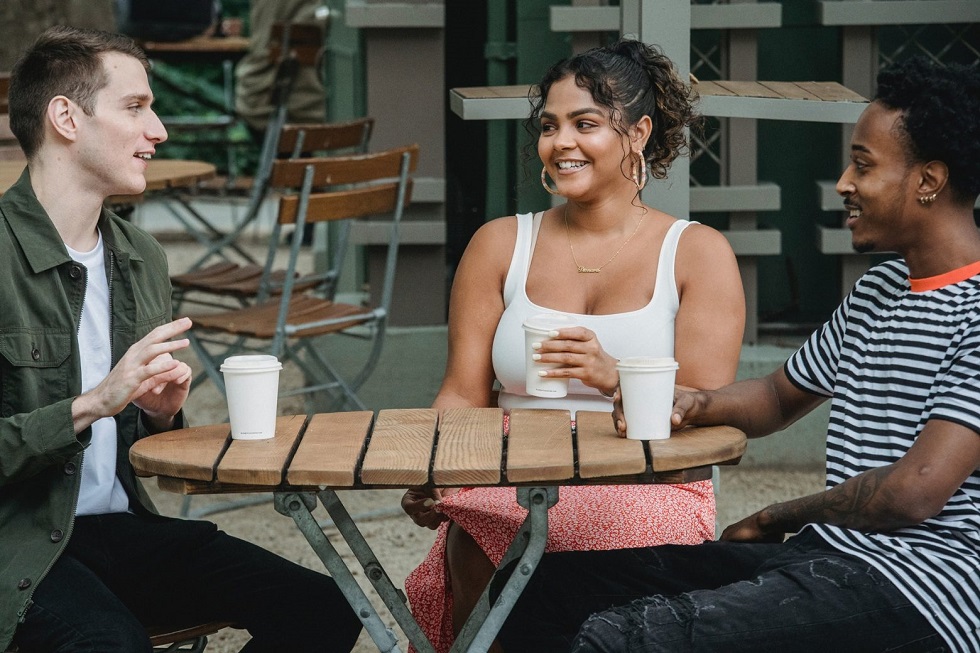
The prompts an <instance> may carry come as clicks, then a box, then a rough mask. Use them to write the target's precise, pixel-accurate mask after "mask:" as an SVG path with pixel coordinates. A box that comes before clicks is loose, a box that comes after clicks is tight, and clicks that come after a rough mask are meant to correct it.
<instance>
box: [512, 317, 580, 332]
mask: <svg viewBox="0 0 980 653" xmlns="http://www.w3.org/2000/svg"><path fill="white" fill-rule="evenodd" d="M523 326H524V328H525V329H530V330H536V331H551V330H552V329H562V328H564V327H567V326H572V318H570V317H568V316H567V315H565V314H564V313H539V314H537V315H531V316H529V317H527V318H526V319H525V320H524V325H523Z"/></svg>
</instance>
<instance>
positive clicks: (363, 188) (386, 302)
mask: <svg viewBox="0 0 980 653" xmlns="http://www.w3.org/2000/svg"><path fill="white" fill-rule="evenodd" d="M418 155H419V146H418V145H409V146H406V147H398V148H393V149H390V150H385V151H382V152H373V153H369V154H355V155H349V156H334V157H322V158H313V159H287V160H282V161H276V163H275V164H274V166H273V169H272V175H271V184H272V185H273V186H275V187H278V188H280V189H283V190H285V191H286V192H285V193H284V194H283V196H282V197H281V198H280V200H279V216H278V220H277V221H276V227H275V232H274V237H275V238H278V234H279V230H280V229H281V227H282V226H283V225H290V224H295V225H296V229H297V233H298V232H300V231H301V230H302V229H303V227H304V226H305V224H306V223H307V222H322V221H328V220H348V219H356V218H363V217H366V216H375V215H380V214H389V215H390V222H389V229H390V231H389V238H388V243H387V245H388V253H387V258H386V261H385V272H384V278H383V280H382V288H381V302H380V306H379V307H378V308H379V310H380V311H383V314H384V315H387V313H388V312H389V311H390V307H391V296H392V292H393V289H394V277H395V268H396V265H397V257H398V245H399V226H400V224H401V219H402V215H403V213H404V209H405V206H406V205H407V204H408V203H409V202H410V200H411V197H410V194H411V178H410V175H411V174H412V173H413V172H414V171H415V169H416V167H417V166H418ZM338 186H339V188H337V187H338ZM325 187H326V188H328V190H322V189H323V188H325ZM314 189H316V190H314ZM299 241H300V239H299V238H293V243H292V246H291V247H290V253H289V264H288V269H287V274H286V281H285V283H284V285H283V291H282V296H281V301H282V302H283V305H284V306H285V305H286V304H287V303H288V302H289V297H290V295H291V293H292V276H293V273H294V272H295V270H296V261H297V259H298V257H299ZM271 254H272V253H271V252H270V255H271ZM341 263H342V262H341V261H339V260H337V261H335V265H334V268H335V269H338V268H339V267H340V265H341Z"/></svg>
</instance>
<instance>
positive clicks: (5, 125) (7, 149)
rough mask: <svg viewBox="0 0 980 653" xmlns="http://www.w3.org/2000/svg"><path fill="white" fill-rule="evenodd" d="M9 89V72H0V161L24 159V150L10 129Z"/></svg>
mask: <svg viewBox="0 0 980 653" xmlns="http://www.w3.org/2000/svg"><path fill="white" fill-rule="evenodd" d="M9 91H10V73H7V72H0V161H26V158H25V157H24V151H23V150H21V149H20V144H18V143H17V139H16V138H14V134H13V132H11V131H10V116H9V114H8V110H9V106H8V104H7V94H8V92H9Z"/></svg>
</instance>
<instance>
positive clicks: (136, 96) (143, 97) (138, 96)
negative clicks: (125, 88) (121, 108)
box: [122, 93, 153, 104]
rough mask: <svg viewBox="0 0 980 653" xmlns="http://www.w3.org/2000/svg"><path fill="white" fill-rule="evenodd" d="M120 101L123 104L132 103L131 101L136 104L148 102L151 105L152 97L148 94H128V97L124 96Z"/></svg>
mask: <svg viewBox="0 0 980 653" xmlns="http://www.w3.org/2000/svg"><path fill="white" fill-rule="evenodd" d="M122 100H123V102H132V101H133V100H136V101H138V102H149V103H151V104H152V103H153V96H152V95H150V94H148V93H130V94H128V95H124V96H123V98H122Z"/></svg>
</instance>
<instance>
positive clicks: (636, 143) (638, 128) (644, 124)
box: [630, 116, 653, 152]
mask: <svg viewBox="0 0 980 653" xmlns="http://www.w3.org/2000/svg"><path fill="white" fill-rule="evenodd" d="M652 131H653V121H651V120H650V116H643V117H642V118H640V119H639V120H638V121H637V122H636V124H635V125H633V126H632V127H630V149H631V150H632V151H634V152H636V151H637V150H639V151H641V152H642V151H643V150H644V148H646V146H647V141H648V140H649V139H650V133H651V132H652Z"/></svg>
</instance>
